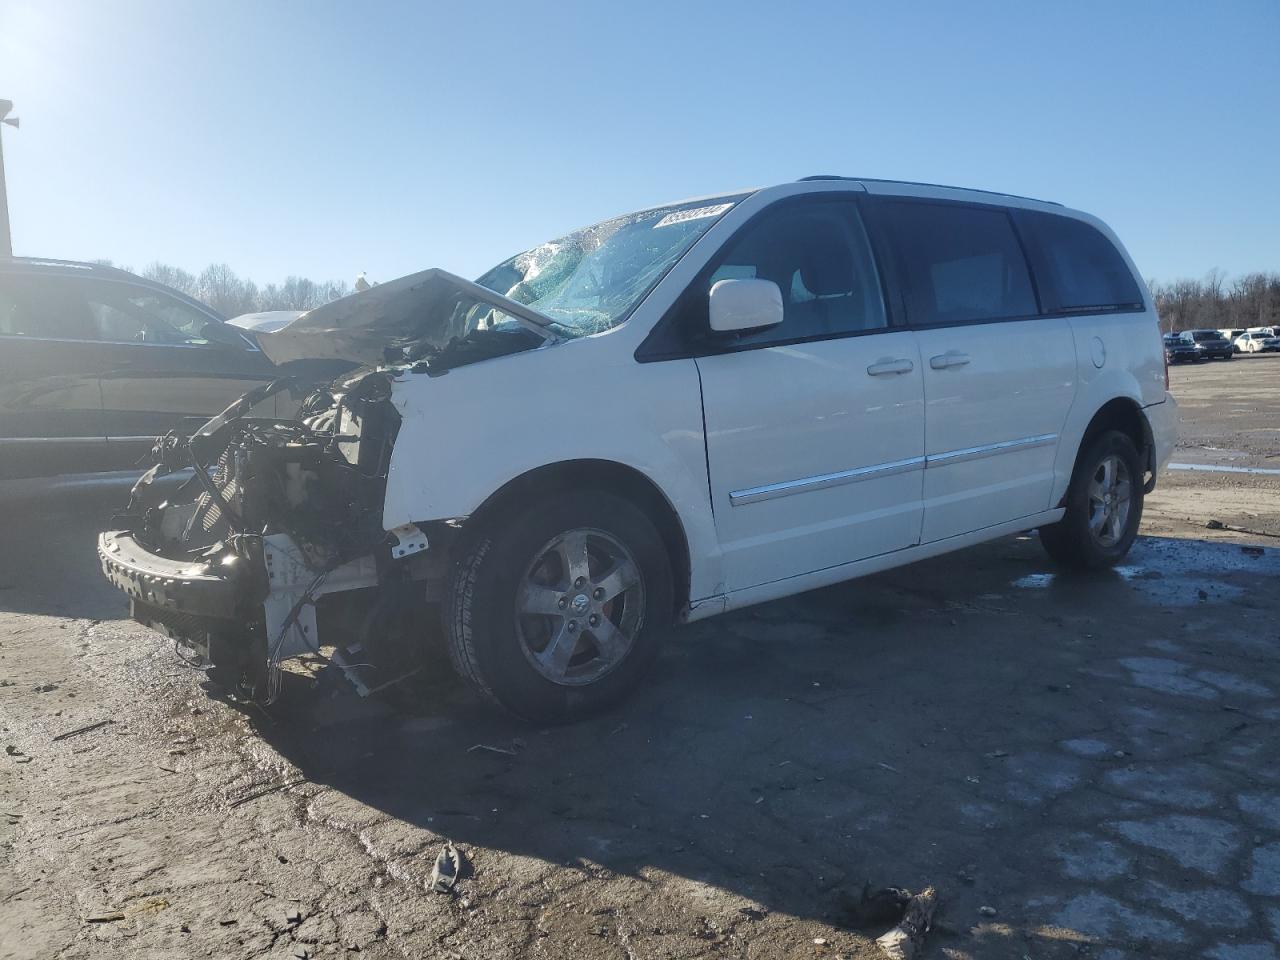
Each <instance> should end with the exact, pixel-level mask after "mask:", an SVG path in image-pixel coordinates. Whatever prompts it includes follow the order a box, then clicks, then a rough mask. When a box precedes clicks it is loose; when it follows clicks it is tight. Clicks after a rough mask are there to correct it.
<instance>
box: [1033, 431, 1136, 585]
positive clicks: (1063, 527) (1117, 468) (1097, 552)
mask: <svg viewBox="0 0 1280 960" xmlns="http://www.w3.org/2000/svg"><path fill="white" fill-rule="evenodd" d="M1142 474H1143V470H1142V459H1141V457H1140V456H1139V455H1138V450H1137V448H1136V447H1135V446H1134V445H1133V441H1132V440H1131V439H1129V437H1128V436H1127V435H1126V434H1123V433H1121V432H1120V431H1118V430H1108V431H1107V432H1105V433H1103V434H1102V435H1100V436H1099V437H1097V438H1096V439H1094V440H1093V441H1091V442H1090V444H1089V446H1088V447H1087V448H1086V449H1085V450H1084V451H1083V452H1082V454H1081V455H1080V457H1079V458H1078V459H1077V460H1076V466H1075V470H1074V471H1073V473H1072V476H1071V486H1070V487H1068V488H1067V497H1066V508H1067V512H1066V514H1065V515H1064V516H1063V518H1062V519H1061V520H1059V521H1058V522H1057V523H1055V524H1051V525H1049V526H1047V527H1041V528H1040V542H1041V544H1043V546H1044V549H1045V552H1046V553H1048V554H1049V556H1050V557H1051V558H1053V559H1054V560H1055V561H1057V562H1058V563H1060V564H1062V565H1063V566H1065V567H1071V568H1073V569H1077V570H1098V569H1102V568H1104V567H1110V566H1113V565H1115V564H1117V563H1119V562H1120V561H1121V560H1123V559H1124V556H1125V554H1127V553H1128V552H1129V548H1130V547H1132V546H1133V541H1134V540H1135V539H1136V538H1137V536H1138V524H1139V523H1141V521H1142V503H1143V479H1142Z"/></svg>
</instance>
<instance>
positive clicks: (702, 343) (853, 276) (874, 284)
mask: <svg viewBox="0 0 1280 960" xmlns="http://www.w3.org/2000/svg"><path fill="white" fill-rule="evenodd" d="M747 279H760V280H771V281H772V282H774V283H776V284H777V285H778V289H779V290H780V291H781V293H782V306H783V320H782V323H780V324H778V325H777V326H775V327H769V328H767V329H764V330H755V331H749V332H745V333H734V334H721V333H715V332H713V331H712V330H711V325H710V319H709V308H708V303H709V297H710V292H711V288H712V286H714V285H715V284H716V283H717V282H718V281H720V280H747ZM887 325H888V319H887V316H886V313H885V306H884V299H883V297H882V295H881V291H880V280H879V275H878V274H877V272H876V268H875V261H874V260H873V258H872V255H871V248H870V244H869V243H868V241H867V234H866V231H865V230H864V229H863V226H862V220H861V218H860V217H859V215H858V208H857V206H856V204H855V203H854V202H853V201H851V200H844V199H837V200H829V199H824V200H822V201H819V202H815V201H812V200H802V201H792V202H784V203H782V204H779V205H777V206H774V207H771V208H769V209H767V210H765V211H764V212H763V213H761V214H760V215H758V216H757V217H756V219H754V220H753V221H751V222H750V223H749V224H748V225H747V226H746V228H744V229H743V230H742V231H741V232H740V233H739V234H738V235H737V236H735V237H734V238H733V239H731V240H730V241H729V242H728V243H727V244H726V245H725V247H724V249H723V250H722V251H721V252H720V253H719V254H717V255H716V257H715V258H714V259H713V260H712V261H711V264H710V265H709V266H708V267H707V268H706V269H704V270H703V271H702V273H701V274H700V275H699V277H698V279H697V280H695V281H694V282H693V283H692V284H690V286H689V288H688V289H687V290H686V291H685V292H684V294H682V295H681V297H680V299H679V300H678V301H677V303H676V305H675V306H674V307H673V308H672V312H671V314H670V315H669V316H668V318H667V320H666V321H664V323H663V324H661V325H660V326H659V327H658V328H657V329H655V331H654V334H653V335H652V336H651V337H650V340H649V341H648V342H647V344H646V347H645V348H644V352H645V354H646V355H647V356H649V357H651V358H653V359H660V358H663V357H667V356H677V355H681V354H684V353H688V352H695V353H702V352H712V353H715V352H721V351H724V350H737V349H743V348H747V347H759V346H770V345H773V344H780V343H795V342H799V341H804V340H813V339H821V338H824V337H838V336H848V335H850V334H856V333H864V332H867V331H873V330H880V329H883V328H885V327H886V326H887Z"/></svg>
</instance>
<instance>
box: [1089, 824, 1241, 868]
mask: <svg viewBox="0 0 1280 960" xmlns="http://www.w3.org/2000/svg"><path fill="white" fill-rule="evenodd" d="M1106 826H1107V827H1108V829H1110V830H1112V831H1114V832H1115V833H1117V834H1119V835H1120V836H1122V837H1124V838H1125V839H1126V840H1128V841H1130V842H1131V843H1136V844H1138V845H1139V846H1143V847H1146V848H1148V849H1150V850H1158V851H1160V852H1161V853H1164V854H1167V855H1168V856H1170V857H1172V858H1173V859H1174V860H1175V861H1177V862H1178V863H1179V864H1180V865H1181V866H1184V867H1188V868H1190V869H1193V870H1199V871H1200V872H1202V873H1207V874H1210V875H1216V874H1217V873H1218V872H1219V871H1221V870H1222V869H1223V868H1224V867H1225V866H1226V865H1227V863H1228V862H1229V861H1230V860H1231V859H1232V858H1233V857H1234V856H1235V855H1236V854H1237V853H1238V852H1239V851H1240V848H1241V846H1242V844H1243V843H1244V836H1243V833H1242V831H1241V830H1240V828H1238V827H1235V826H1233V825H1231V824H1230V823H1227V822H1226V821H1224V820H1216V819H1213V818H1210V817H1191V816H1182V815H1179V814H1172V815H1168V816H1163V817H1155V818H1153V819H1151V820H1121V821H1116V822H1112V823H1108V824H1107V825H1106Z"/></svg>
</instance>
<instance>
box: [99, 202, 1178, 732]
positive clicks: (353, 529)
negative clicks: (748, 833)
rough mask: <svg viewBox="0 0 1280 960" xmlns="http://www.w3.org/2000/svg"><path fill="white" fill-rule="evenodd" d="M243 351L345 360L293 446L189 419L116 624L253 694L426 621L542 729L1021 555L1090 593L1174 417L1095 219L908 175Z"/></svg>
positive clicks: (627, 240)
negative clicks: (657, 675) (136, 626)
mask: <svg viewBox="0 0 1280 960" xmlns="http://www.w3.org/2000/svg"><path fill="white" fill-rule="evenodd" d="M260 342H261V344H262V349H263V350H264V352H266V353H267V354H268V355H269V356H271V357H272V358H273V359H274V360H275V361H276V362H277V364H284V363H285V362H291V361H295V360H302V359H307V358H330V359H331V358H335V357H337V358H342V359H346V360H348V361H350V362H352V363H357V364H361V365H363V367H364V369H363V371H362V372H360V373H355V374H352V375H350V376H348V377H346V378H344V379H340V380H337V381H334V382H330V383H327V384H320V385H318V387H317V390H316V392H315V393H314V394H313V395H312V396H311V397H310V398H308V399H307V400H305V401H304V402H303V408H302V418H301V419H300V420H291V421H283V420H282V421H280V422H278V423H276V424H274V425H266V424H263V423H262V422H261V421H258V422H255V423H248V422H241V421H240V420H239V417H238V415H237V414H236V412H235V411H232V412H231V413H229V414H228V415H226V416H222V417H219V418H217V419H215V420H214V421H211V422H210V423H209V424H208V425H206V427H204V428H202V429H201V431H200V432H199V433H197V434H196V435H195V436H194V437H193V438H192V439H191V441H190V442H189V443H188V444H187V445H186V450H187V452H188V454H189V455H190V457H191V459H192V460H194V461H195V462H196V463H198V464H202V465H208V466H209V472H208V474H207V479H208V485H207V486H206V487H205V489H203V490H197V489H195V485H189V487H188V490H189V493H188V494H187V496H186V497H185V498H184V497H178V498H175V497H173V496H172V495H171V494H170V493H169V492H168V491H165V492H164V493H163V494H162V493H160V492H158V491H157V492H152V491H150V490H149V489H148V487H147V485H146V483H143V484H140V486H139V488H138V490H137V492H136V495H135V502H134V503H133V505H132V506H131V508H130V510H129V511H128V513H127V514H126V516H127V517H128V520H127V522H126V523H125V525H124V526H122V527H121V528H120V529H116V530H112V531H108V532H105V533H104V534H102V536H101V538H100V540H99V556H100V558H101V562H102V565H103V570H104V572H105V573H106V575H107V576H108V578H109V579H110V580H111V581H112V582H113V583H115V584H116V585H117V586H119V587H120V588H121V589H122V590H124V591H125V592H127V593H128V594H129V596H130V597H131V598H132V601H133V614H134V617H135V618H136V619H138V620H139V621H141V622H143V623H145V624H149V625H152V626H155V627H156V628H158V629H161V630H163V631H164V632H165V633H167V634H168V635H170V636H173V637H176V638H178V639H179V641H180V642H181V643H183V644H184V645H185V646H186V647H187V648H188V649H189V650H190V651H192V652H193V653H194V654H195V655H198V656H200V657H203V658H204V659H205V660H206V662H209V663H212V665H213V670H214V672H215V675H216V676H217V677H218V678H220V679H219V682H220V683H221V684H222V685H224V686H225V687H227V688H229V689H231V690H234V691H236V692H237V693H238V694H239V695H240V696H246V697H256V698H264V699H270V698H271V697H272V696H273V695H274V693H275V690H276V689H277V687H278V683H279V676H280V662H281V660H283V659H284V658H286V657H290V656H294V655H299V654H302V653H304V652H306V651H308V650H313V649H315V645H316V644H324V643H336V642H346V641H344V640H342V638H344V637H346V638H354V639H357V640H360V638H363V640H360V642H361V643H362V649H363V650H364V651H365V653H364V654H362V656H374V657H376V655H377V649H378V648H379V645H381V644H385V643H387V642H388V639H387V638H388V637H389V636H394V632H393V631H395V630H399V631H400V639H399V640H397V641H395V643H396V644H399V643H401V642H404V643H414V642H417V643H420V644H424V643H426V642H427V637H428V636H429V635H431V631H430V630H429V628H428V624H429V623H430V622H440V621H432V620H431V608H430V607H429V606H427V603H428V599H427V598H430V597H435V598H441V601H440V603H441V606H440V608H439V611H438V612H439V616H440V619H441V620H442V622H443V629H444V634H445V638H446V643H447V646H448V649H449V650H450V653H451V656H452V659H453V662H454V665H455V667H456V668H457V669H458V671H459V672H460V673H461V674H462V675H463V676H464V677H466V678H468V679H469V680H470V681H471V682H472V683H473V684H474V686H475V688H476V689H477V690H478V691H479V692H480V693H481V694H483V695H484V696H485V697H488V698H489V699H491V700H493V701H495V702H497V703H499V704H501V705H503V706H504V707H506V708H507V709H509V710H510V711H512V712H513V713H515V714H517V715H519V716H522V717H525V718H528V719H531V720H535V721H538V722H547V721H556V720H564V719H568V718H571V717H576V716H580V715H582V714H583V713H586V712H588V711H591V710H594V709H598V708H603V707H606V706H609V705H611V704H614V703H616V702H617V701H618V700H619V698H620V697H622V696H623V695H624V694H625V693H626V692H627V691H628V690H630V689H631V688H632V687H633V686H634V685H635V684H636V683H637V682H638V681H639V679H640V677H641V676H642V675H643V673H644V671H645V668H646V667H647V666H648V665H649V664H650V663H651V662H652V661H653V658H654V656H655V655H656V653H657V651H658V648H659V645H660V643H661V641H662V639H663V637H664V635H665V634H666V633H667V631H668V627H669V626H670V625H671V624H672V622H673V621H691V620H698V619H701V618H704V617H708V616H712V615H714V614H719V613H723V612H725V611H728V610H734V609H737V608H739V607H744V606H747V605H749V604H754V603H760V602H762V601H766V600H772V599H776V598H778V597H784V596H788V595H790V594H795V593H799V592H801V591H805V590H811V589H813V588H816V587H822V586H827V585H830V584H834V583H837V582H839V581H842V580H847V579H849V578H852V577H857V576H862V575H865V574H870V573H874V572H877V571H880V570H885V569H887V568H890V567H896V566H900V565H902V564H906V563H910V562H912V561H914V560H919V559H923V558H926V557H931V556H936V555H939V554H943V553H948V552H950V551H953V550H958V549H960V548H963V547H966V546H969V545H972V544H976V543H980V542H982V541H986V540H991V539H993V538H997V537H1001V536H1005V535H1007V534H1012V533H1016V532H1019V531H1026V530H1031V529H1038V530H1039V536H1040V540H1041V542H1042V544H1043V545H1044V547H1045V549H1046V550H1047V551H1048V552H1049V554H1050V556H1051V557H1053V558H1054V559H1055V560H1056V561H1057V562H1059V563H1061V564H1063V565H1065V566H1068V567H1078V568H1088V569H1092V568H1099V567H1105V566H1107V565H1110V564H1114V563H1117V562H1118V561H1120V559H1121V558H1123V557H1124V556H1125V554H1126V553H1127V551H1128V550H1129V547H1130V545H1131V544H1132V543H1133V540H1134V538H1135V536H1136V535H1137V530H1138V523H1139V520H1140V518H1141V515H1142V505H1143V496H1144V493H1145V492H1147V491H1149V490H1151V489H1152V488H1153V486H1154V485H1155V483H1156V481H1157V479H1158V478H1159V477H1160V476H1161V474H1162V471H1163V469H1164V466H1165V464H1166V462H1167V461H1168V459H1169V456H1170V453H1171V451H1172V449H1173V444H1174V439H1175V433H1176V423H1177V410H1176V405H1175V403H1174V401H1173V399H1172V398H1171V397H1170V396H1169V394H1168V379H1167V371H1166V369H1165V364H1164V357H1163V356H1162V355H1161V352H1160V351H1161V348H1160V333H1159V326H1158V320H1157V317H1156V312H1155V309H1154V307H1153V305H1152V303H1151V301H1150V297H1149V295H1148V294H1147V292H1146V288H1145V286H1144V284H1143V282H1142V280H1141V274H1139V273H1138V272H1137V271H1136V270H1135V269H1134V266H1133V264H1132V262H1131V261H1130V260H1129V258H1128V256H1127V255H1126V254H1125V253H1124V251H1123V249H1122V248H1121V247H1120V245H1119V242H1118V241H1117V240H1116V238H1115V236H1114V234H1112V232H1111V231H1110V230H1109V229H1108V228H1107V227H1106V226H1105V225H1104V224H1103V223H1102V222H1101V221H1099V220H1097V219H1095V218H1094V217H1091V216H1089V215H1087V214H1084V213H1079V212H1077V211H1074V210H1069V209H1067V208H1065V207H1063V206H1060V205H1058V204H1054V203H1047V202H1042V201H1036V200H1028V199H1025V198H1021V197H1013V196H1008V195H1004V194H996V193H989V192H983V191H976V190H962V189H957V188H952V187H937V186H928V185H923V184H916V183H899V182H890V181H881V180H863V179H849V178H836V177H820V178H809V179H807V180H804V181H800V182H796V183H787V184H782V185H779V186H774V187H769V188H765V189H760V190H752V191H747V192H742V193H734V194H726V195H722V196H716V197H711V198H703V199H698V200H691V201H684V202H680V203H673V204H668V205H665V206H661V207H656V208H652V209H647V210H642V211H640V212H638V213H633V214H629V215H626V216H622V217H617V218H614V219H612V220H606V221H604V222H602V223H599V224H596V225H594V226H590V227H586V228H584V229H582V230H579V231H577V232H575V233H572V234H570V235H568V236H566V237H562V238H560V239H558V240H553V241H550V242H548V243H545V244H541V245H539V246H537V247H534V248H532V249H530V250H528V251H526V252H524V253H520V254H517V255H516V256H514V257H512V258H511V259H509V260H507V261H505V262H503V263H501V264H499V265H498V266H496V267H494V268H493V269H492V270H490V271H489V272H487V273H485V274H484V275H483V276H481V277H480V278H479V280H478V281H476V282H471V281H468V280H464V279H463V278H461V277H458V276H456V275H454V274H451V273H447V272H445V271H443V270H440V269H430V270H426V271H423V272H421V273H417V274H413V275H411V276H408V277H403V278H401V279H399V280H393V281H391V282H388V283H382V284H379V285H378V286H375V287H373V288H372V289H371V290H369V291H367V292H363V293H357V294H354V295H352V296H350V297H346V298H343V299H341V300H337V301H334V302H333V303H330V304H328V305H326V306H324V307H320V308H318V309H316V310H313V311H311V312H310V313H308V314H307V315H305V316H303V317H300V318H299V319H297V320H295V321H294V322H293V323H291V324H289V325H288V326H286V327H284V328H283V329H281V330H279V331H277V332H275V333H270V334H263V335H262V336H261V338H260ZM374 368H377V369H374ZM269 392H270V391H269V390H268V391H260V392H259V393H258V394H255V395H254V396H253V397H250V398H248V399H247V400H246V403H248V402H250V401H252V400H258V399H261V398H262V397H264V396H265V395H266V394H267V393H269ZM941 398H945V402H942V400H941ZM161 469H163V468H161ZM201 469H203V467H202V468H201ZM210 488H211V489H210ZM161 497H163V498H164V500H163V502H162V500H161ZM228 504H235V507H234V509H233V510H232V509H226V507H227V505H228ZM238 531H239V532H240V533H244V534H248V535H238V534H237V532H238ZM322 595H323V602H319V603H318V602H316V601H317V599H318V598H320V597H321V596H322ZM362 624H363V625H365V626H363V627H362V626H361V625H362ZM366 642H367V645H365V644H366ZM402 649H403V648H402Z"/></svg>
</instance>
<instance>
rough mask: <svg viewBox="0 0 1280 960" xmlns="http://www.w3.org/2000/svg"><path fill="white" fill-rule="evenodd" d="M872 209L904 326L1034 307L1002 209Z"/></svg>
mask: <svg viewBox="0 0 1280 960" xmlns="http://www.w3.org/2000/svg"><path fill="white" fill-rule="evenodd" d="M876 210H877V216H878V218H879V221H880V223H881V227H882V229H883V230H884V232H885V233H886V234H887V235H888V236H889V239H890V241H891V243H892V244H893V246H894V248H895V249H896V251H897V254H898V259H899V261H900V266H901V271H902V274H903V275H902V277H901V282H902V285H903V286H904V287H905V289H906V295H907V311H908V315H909V317H910V319H911V322H912V323H914V324H919V325H927V324H935V323H964V322H974V321H983V320H1007V319H1012V318H1015V317H1030V316H1035V315H1036V314H1037V313H1038V312H1039V308H1038V306H1037V304H1036V298H1035V293H1034V291H1033V290H1032V286H1031V275H1030V272H1029V271H1028V269H1027V263H1026V259H1025V258H1024V257H1023V255H1022V246H1021V244H1020V243H1019V242H1018V236H1017V234H1016V233H1015V232H1014V229H1013V222H1012V221H1011V220H1010V219H1009V215H1008V213H1006V212H1005V211H1003V210H992V209H988V208H986V207H969V206H964V205H962V204H935V203H916V202H901V201H896V202H895V201H890V202H886V203H882V204H877V205H876Z"/></svg>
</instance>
